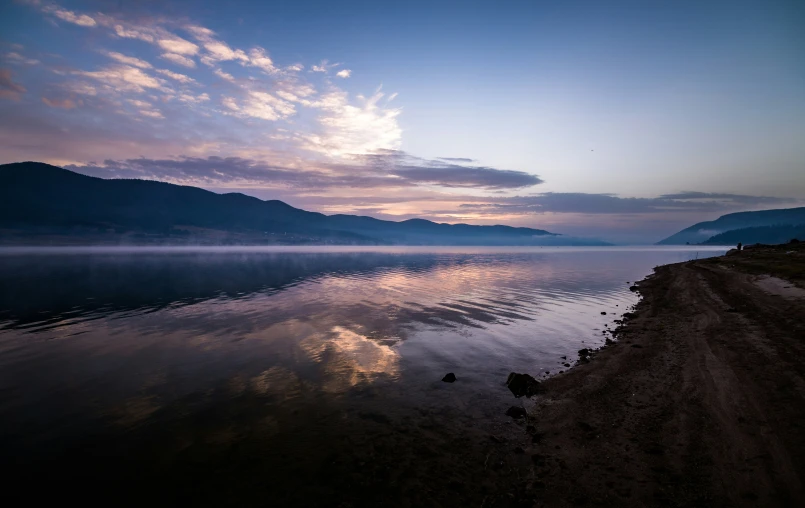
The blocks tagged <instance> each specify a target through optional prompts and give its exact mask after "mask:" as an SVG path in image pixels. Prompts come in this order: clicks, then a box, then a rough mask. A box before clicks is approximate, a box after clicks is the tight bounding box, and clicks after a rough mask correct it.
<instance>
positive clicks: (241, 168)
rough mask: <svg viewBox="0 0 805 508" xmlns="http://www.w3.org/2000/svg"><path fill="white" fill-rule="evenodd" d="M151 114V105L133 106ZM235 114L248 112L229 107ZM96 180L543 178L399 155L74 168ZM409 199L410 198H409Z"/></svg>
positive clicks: (278, 182)
mask: <svg viewBox="0 0 805 508" xmlns="http://www.w3.org/2000/svg"><path fill="white" fill-rule="evenodd" d="M130 102H132V104H133V105H135V106H137V107H140V108H143V109H147V108H148V107H150V104H148V103H145V102H140V101H130ZM227 106H228V107H230V108H231V109H232V110H233V111H237V112H241V111H243V109H242V108H241V107H240V106H239V105H237V104H236V103H234V101H232V102H229V103H228V104H227ZM71 169H74V170H76V171H79V172H82V173H86V174H91V175H95V176H106V177H115V178H147V179H155V180H165V181H172V182H176V183H183V184H189V185H201V186H205V185H206V186H215V185H225V184H231V183H239V184H241V185H259V186H262V187H266V188H271V187H284V186H291V187H294V188H296V189H297V190H323V189H333V188H374V189H392V188H403V189H406V188H407V189H411V188H414V187H431V186H441V187H445V188H463V189H467V188H474V189H517V188H522V187H528V186H532V185H537V184H539V183H541V182H542V180H540V179H539V177H537V176H535V175H532V174H529V173H525V172H520V171H508V170H499V169H495V168H490V167H465V166H457V165H452V164H444V163H441V162H439V161H436V160H427V159H421V158H417V157H413V156H411V155H408V154H406V153H405V152H399V151H384V152H380V153H377V154H371V155H364V156H360V157H357V158H356V159H355V160H353V161H351V162H350V163H315V162H313V161H311V162H310V163H309V164H306V165H305V166H304V167H303V168H299V167H293V166H291V165H279V164H269V163H267V162H264V161H260V160H255V159H249V158H245V157H216V156H212V157H206V158H201V157H186V156H182V157H179V158H175V159H148V158H137V159H126V160H121V161H116V160H106V161H104V164H103V165H95V164H88V165H81V166H73V167H72V168H71ZM409 199H410V198H409Z"/></svg>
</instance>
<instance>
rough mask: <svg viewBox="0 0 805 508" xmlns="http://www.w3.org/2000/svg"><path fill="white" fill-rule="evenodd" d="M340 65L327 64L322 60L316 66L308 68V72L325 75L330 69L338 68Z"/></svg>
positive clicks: (326, 61)
mask: <svg viewBox="0 0 805 508" xmlns="http://www.w3.org/2000/svg"><path fill="white" fill-rule="evenodd" d="M339 65H341V64H340V63H333V64H331V63H329V61H328V60H322V61H321V62H320V63H319V64H318V65H313V66H311V67H310V72H323V73H325V74H326V73H327V72H328V71H329V70H330V69H332V68H334V67H338V66H339Z"/></svg>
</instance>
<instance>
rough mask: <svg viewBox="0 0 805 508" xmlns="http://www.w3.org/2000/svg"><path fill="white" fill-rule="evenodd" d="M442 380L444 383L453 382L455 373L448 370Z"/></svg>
mask: <svg viewBox="0 0 805 508" xmlns="http://www.w3.org/2000/svg"><path fill="white" fill-rule="evenodd" d="M442 381H444V382H445V383H455V381H456V375H455V374H453V373H452V372H450V373H449V374H447V375H446V376H444V377H443V378H442Z"/></svg>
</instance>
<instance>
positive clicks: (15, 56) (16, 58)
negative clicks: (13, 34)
mask: <svg viewBox="0 0 805 508" xmlns="http://www.w3.org/2000/svg"><path fill="white" fill-rule="evenodd" d="M4 58H5V59H6V60H8V61H9V62H10V63H13V64H24V65H36V64H38V63H39V60H35V59H33V58H26V57H24V56H22V55H21V54H19V53H17V52H16V51H12V52H10V53H6V54H5V55H4Z"/></svg>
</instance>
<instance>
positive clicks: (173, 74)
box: [157, 69, 196, 85]
mask: <svg viewBox="0 0 805 508" xmlns="http://www.w3.org/2000/svg"><path fill="white" fill-rule="evenodd" d="M157 72H158V73H159V74H162V75H163V76H167V77H169V78H171V79H173V80H176V81H178V82H179V83H182V84H184V85H189V84H195V83H196V80H195V79H193V78H191V77H190V76H185V75H184V74H179V73H178V72H173V71H170V70H168V69H157Z"/></svg>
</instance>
